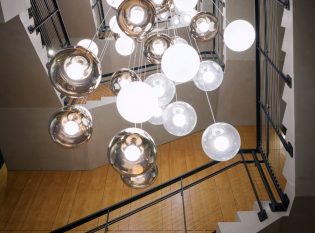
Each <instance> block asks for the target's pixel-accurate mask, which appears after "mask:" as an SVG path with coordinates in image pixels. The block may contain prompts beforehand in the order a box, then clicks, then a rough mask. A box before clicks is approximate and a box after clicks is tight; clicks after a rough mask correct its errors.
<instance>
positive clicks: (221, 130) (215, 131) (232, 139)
mask: <svg viewBox="0 0 315 233" xmlns="http://www.w3.org/2000/svg"><path fill="white" fill-rule="evenodd" d="M240 147H241V137H240V135H239V133H238V132H237V130H236V129H235V128H234V127H233V126H232V125H230V124H227V123H221V122H219V123H214V124H212V125H210V126H209V127H208V128H207V129H206V130H205V131H204V133H203V134H202V148H203V150H204V152H205V153H206V154H207V156H209V157H210V158H211V159H213V160H216V161H227V160H230V159H232V158H233V157H234V156H235V155H236V154H237V153H238V151H239V149H240Z"/></svg>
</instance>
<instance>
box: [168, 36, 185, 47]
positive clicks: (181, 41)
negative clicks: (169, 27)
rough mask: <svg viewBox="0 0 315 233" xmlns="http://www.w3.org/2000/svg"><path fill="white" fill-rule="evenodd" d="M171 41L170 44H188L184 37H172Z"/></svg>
mask: <svg viewBox="0 0 315 233" xmlns="http://www.w3.org/2000/svg"><path fill="white" fill-rule="evenodd" d="M171 43H172V45H175V44H188V42H187V41H186V40H185V39H183V38H181V37H179V36H175V37H173V39H172V42H171Z"/></svg>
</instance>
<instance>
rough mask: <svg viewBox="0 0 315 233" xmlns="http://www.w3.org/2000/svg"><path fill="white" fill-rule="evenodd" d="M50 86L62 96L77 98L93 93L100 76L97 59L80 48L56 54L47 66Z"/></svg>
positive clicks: (72, 48)
mask: <svg viewBox="0 0 315 233" xmlns="http://www.w3.org/2000/svg"><path fill="white" fill-rule="evenodd" d="M48 73H49V78H50V81H51V83H52V85H53V86H54V87H55V88H56V89H57V90H58V91H59V92H60V93H62V94H64V95H66V96H71V97H73V98H79V97H83V96H86V95H88V94H90V93H91V92H92V91H94V90H95V89H96V88H97V87H98V85H99V83H100V81H101V76H102V71H101V65H100V62H99V60H98V58H97V57H96V56H95V55H94V54H93V53H92V52H91V51H90V50H88V49H86V48H83V47H81V46H77V47H70V48H67V49H64V50H62V51H60V52H58V53H57V54H56V55H55V56H54V57H53V58H52V60H51V61H50V63H49V64H48Z"/></svg>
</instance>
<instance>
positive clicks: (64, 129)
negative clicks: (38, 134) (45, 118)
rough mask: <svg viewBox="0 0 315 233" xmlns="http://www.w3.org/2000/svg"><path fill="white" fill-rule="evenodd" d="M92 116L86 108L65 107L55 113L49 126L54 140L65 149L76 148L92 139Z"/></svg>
mask: <svg viewBox="0 0 315 233" xmlns="http://www.w3.org/2000/svg"><path fill="white" fill-rule="evenodd" d="M92 131H93V129H92V116H91V113H90V112H89V111H88V110H87V109H86V108H84V107H81V106H77V105H73V106H65V107H63V108H62V109H60V110H59V111H58V112H56V113H54V114H53V116H52V118H51V120H50V125H49V133H50V136H51V138H52V140H53V141H54V142H55V143H57V144H59V145H62V146H65V147H76V146H78V145H80V144H82V143H84V142H86V141H88V140H89V139H90V138H91V135H92Z"/></svg>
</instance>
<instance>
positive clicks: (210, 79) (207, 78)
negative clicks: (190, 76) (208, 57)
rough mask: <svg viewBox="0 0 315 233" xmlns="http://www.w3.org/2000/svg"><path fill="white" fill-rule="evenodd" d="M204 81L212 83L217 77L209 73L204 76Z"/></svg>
mask: <svg viewBox="0 0 315 233" xmlns="http://www.w3.org/2000/svg"><path fill="white" fill-rule="evenodd" d="M203 80H204V81H205V82H206V83H212V82H213V81H214V80H215V75H214V73H213V72H208V73H204V74H203Z"/></svg>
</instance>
